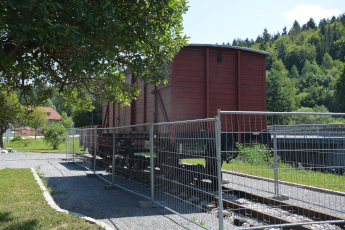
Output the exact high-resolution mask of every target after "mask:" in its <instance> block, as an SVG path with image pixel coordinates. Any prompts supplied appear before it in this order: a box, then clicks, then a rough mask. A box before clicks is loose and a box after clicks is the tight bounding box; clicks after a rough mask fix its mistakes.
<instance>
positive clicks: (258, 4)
mask: <svg viewBox="0 0 345 230" xmlns="http://www.w3.org/2000/svg"><path fill="white" fill-rule="evenodd" d="M188 5H189V6H190V7H189V10H188V12H187V13H186V14H185V15H184V22H183V25H184V32H185V34H186V35H187V36H189V37H191V38H190V40H189V43H210V44H215V43H218V44H221V43H222V42H230V43H232V41H233V40H234V38H241V39H245V38H247V37H248V38H249V39H251V38H253V39H254V40H255V39H256V37H257V36H258V35H261V34H262V32H263V30H264V28H267V30H268V32H269V33H270V34H273V33H277V31H279V32H280V33H281V32H282V30H283V28H284V26H286V28H287V29H288V31H289V30H290V28H291V27H292V23H293V21H294V20H297V21H298V22H299V23H300V24H301V25H302V24H304V23H306V21H308V20H309V18H311V17H312V18H314V20H315V22H316V23H317V24H318V23H319V21H320V19H321V18H324V17H325V18H327V17H332V15H334V14H336V15H339V14H343V13H345V1H344V0H326V1H325V0H323V1H321V0H302V1H301V0H275V1H273V0H261V1H257V0H247V1H241V0H240V1H234V0H232V1H230V0H212V1H211V0H190V1H189V3H188Z"/></svg>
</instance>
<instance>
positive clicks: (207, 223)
mask: <svg viewBox="0 0 345 230" xmlns="http://www.w3.org/2000/svg"><path fill="white" fill-rule="evenodd" d="M153 130H154V136H155V138H154V139H155V142H154V154H155V156H156V158H155V159H156V162H155V171H154V175H155V187H154V201H155V202H157V203H159V204H161V205H163V206H165V207H167V208H169V209H171V210H173V211H175V212H176V213H179V214H180V215H183V217H185V218H188V219H189V220H190V221H192V222H194V223H196V224H198V225H200V226H202V227H205V228H219V225H218V223H219V220H218V218H217V214H218V211H219V209H218V204H217V203H216V199H215V197H218V182H219V181H218V177H217V173H218V172H217V155H216V153H217V152H216V126H215V121H214V119H212V120H204V121H197V122H182V123H180V122H169V123H163V124H154V127H153Z"/></svg>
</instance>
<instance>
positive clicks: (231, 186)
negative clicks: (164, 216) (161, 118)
mask: <svg viewBox="0 0 345 230" xmlns="http://www.w3.org/2000/svg"><path fill="white" fill-rule="evenodd" d="M218 114H219V116H217V117H216V118H215V119H203V120H194V121H181V122H166V123H159V124H154V123H150V124H142V125H134V126H126V127H111V128H101V127H95V126H94V127H87V128H83V129H69V130H67V136H66V144H67V147H66V157H67V158H69V159H71V160H72V161H74V162H75V163H77V164H78V165H80V166H84V167H85V168H87V169H89V170H90V171H92V172H93V173H94V174H96V175H97V176H99V177H100V178H102V179H103V180H105V181H107V182H108V183H109V184H110V185H115V186H118V187H121V188H123V189H125V190H126V191H128V192H132V193H135V194H138V195H140V196H143V197H146V198H148V199H151V202H152V203H154V204H158V205H160V206H162V207H165V208H166V209H168V210H170V211H172V212H174V213H176V214H178V215H180V216H182V217H184V218H186V219H187V220H189V221H191V222H193V223H195V224H196V225H198V226H199V227H202V228H205V229H265V228H266V229H342V228H344V224H345V221H344V215H345V210H344V209H345V208H344V207H345V175H344V173H345V156H344V154H345V152H344V146H345V127H344V126H345V124H343V119H342V118H341V116H343V115H345V114H310V113H309V114H298V113H293V114H292V113H278V114H274V113H265V112H261V113H260V112H224V111H219V113H218ZM219 198H220V199H219ZM219 200H222V202H219Z"/></svg>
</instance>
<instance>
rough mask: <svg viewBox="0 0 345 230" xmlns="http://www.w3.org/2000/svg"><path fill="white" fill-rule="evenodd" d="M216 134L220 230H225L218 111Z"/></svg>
mask: <svg viewBox="0 0 345 230" xmlns="http://www.w3.org/2000/svg"><path fill="white" fill-rule="evenodd" d="M215 132H216V135H215V137H216V154H217V177H218V207H219V210H218V219H219V229H220V230H223V229H224V225H223V221H224V220H223V198H222V162H221V161H222V156H221V154H222V153H221V123H220V110H219V109H218V111H217V116H216V117H215Z"/></svg>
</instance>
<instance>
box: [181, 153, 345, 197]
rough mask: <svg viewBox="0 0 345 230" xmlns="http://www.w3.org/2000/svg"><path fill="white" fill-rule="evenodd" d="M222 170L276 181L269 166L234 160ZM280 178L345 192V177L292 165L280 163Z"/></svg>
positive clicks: (201, 160)
mask: <svg viewBox="0 0 345 230" xmlns="http://www.w3.org/2000/svg"><path fill="white" fill-rule="evenodd" d="M182 162H183V163H189V164H193V165H197V164H201V165H205V160H204V159H183V160H182ZM222 170H228V171H234V172H239V173H244V174H248V175H253V176H259V177H265V178H270V179H274V168H273V166H272V165H269V164H250V163H245V162H241V161H238V160H232V161H230V162H229V164H226V163H225V162H224V163H223V166H222ZM278 176H279V180H280V181H286V182H291V183H297V184H302V185H308V186H315V187H319V188H325V189H330V190H334V191H341V192H345V175H339V174H334V173H331V172H317V171H312V170H307V169H298V168H295V167H293V166H291V165H290V164H283V163H279V170H278Z"/></svg>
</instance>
